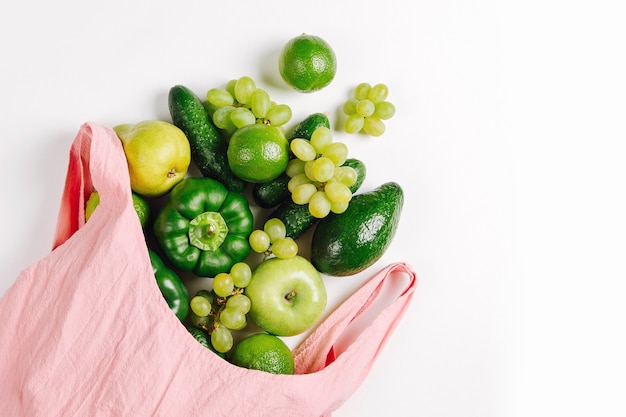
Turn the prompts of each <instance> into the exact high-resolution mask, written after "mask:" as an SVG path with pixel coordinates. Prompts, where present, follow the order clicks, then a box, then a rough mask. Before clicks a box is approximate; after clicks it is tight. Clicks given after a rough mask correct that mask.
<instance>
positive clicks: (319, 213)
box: [309, 191, 331, 219]
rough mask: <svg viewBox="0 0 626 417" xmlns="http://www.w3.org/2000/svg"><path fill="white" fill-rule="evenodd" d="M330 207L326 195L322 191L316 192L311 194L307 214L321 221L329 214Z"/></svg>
mask: <svg viewBox="0 0 626 417" xmlns="http://www.w3.org/2000/svg"><path fill="white" fill-rule="evenodd" d="M330 205H331V202H330V199H329V198H328V196H327V195H326V193H325V192H324V191H318V192H316V193H315V194H313V197H311V200H310V201H309V213H311V215H312V216H313V217H316V218H318V219H323V218H324V217H326V216H328V213H330Z"/></svg>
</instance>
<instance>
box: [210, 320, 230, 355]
mask: <svg viewBox="0 0 626 417" xmlns="http://www.w3.org/2000/svg"><path fill="white" fill-rule="evenodd" d="M211 344H212V345H213V348H215V350H217V351H218V352H220V353H226V352H228V351H229V350H231V349H232V347H233V334H232V333H231V331H230V330H228V329H227V328H226V327H224V326H218V327H216V328H215V329H213V331H212V332H211Z"/></svg>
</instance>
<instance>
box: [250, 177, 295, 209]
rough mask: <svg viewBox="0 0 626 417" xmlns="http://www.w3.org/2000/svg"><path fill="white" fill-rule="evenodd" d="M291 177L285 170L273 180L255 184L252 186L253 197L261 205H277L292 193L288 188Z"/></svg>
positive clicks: (263, 206)
mask: <svg viewBox="0 0 626 417" xmlns="http://www.w3.org/2000/svg"><path fill="white" fill-rule="evenodd" d="M290 179H291V178H290V177H289V176H288V175H287V174H285V173H284V172H283V173H282V174H280V175H279V176H278V177H277V178H276V179H273V180H272V181H268V182H264V183H258V184H254V187H252V199H253V200H254V202H255V203H256V204H257V205H258V206H259V207H262V208H272V207H276V206H277V205H279V204H280V203H282V202H283V200H286V199H287V198H289V196H290V195H291V193H290V192H289V189H288V188H287V184H288V183H289V180H290Z"/></svg>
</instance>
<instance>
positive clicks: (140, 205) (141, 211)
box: [85, 190, 150, 227]
mask: <svg viewBox="0 0 626 417" xmlns="http://www.w3.org/2000/svg"><path fill="white" fill-rule="evenodd" d="M132 197H133V207H134V208H135V211H136V212H137V216H139V223H141V227H145V226H146V224H147V223H148V218H149V217H150V204H149V203H148V202H147V201H146V200H144V199H143V197H140V196H139V195H138V194H136V193H134V192H133V193H132ZM99 204H100V194H98V192H97V191H96V190H94V191H92V192H91V194H90V195H89V199H87V202H86V203H85V221H87V220H89V218H90V217H91V215H92V214H93V212H94V210H95V209H96V207H98V205H99Z"/></svg>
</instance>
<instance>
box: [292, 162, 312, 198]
mask: <svg viewBox="0 0 626 417" xmlns="http://www.w3.org/2000/svg"><path fill="white" fill-rule="evenodd" d="M308 164H309V163H308V162H307V164H306V165H305V169H306V166H307V165H308ZM310 183H311V178H309V176H308V175H307V174H306V171H305V173H302V174H298V175H296V176H295V177H292V178H291V179H290V180H289V182H288V183H287V189H288V190H289V192H290V193H293V192H294V190H295V189H296V188H298V187H299V186H300V185H302V184H310Z"/></svg>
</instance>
